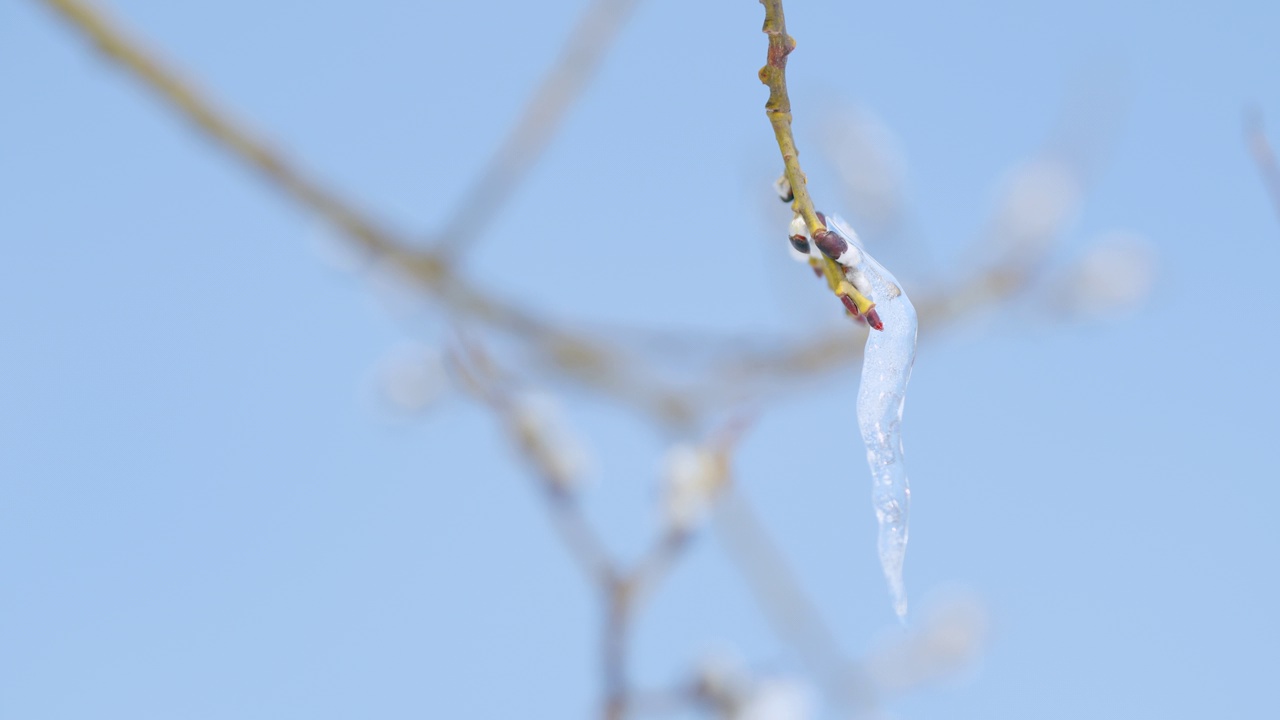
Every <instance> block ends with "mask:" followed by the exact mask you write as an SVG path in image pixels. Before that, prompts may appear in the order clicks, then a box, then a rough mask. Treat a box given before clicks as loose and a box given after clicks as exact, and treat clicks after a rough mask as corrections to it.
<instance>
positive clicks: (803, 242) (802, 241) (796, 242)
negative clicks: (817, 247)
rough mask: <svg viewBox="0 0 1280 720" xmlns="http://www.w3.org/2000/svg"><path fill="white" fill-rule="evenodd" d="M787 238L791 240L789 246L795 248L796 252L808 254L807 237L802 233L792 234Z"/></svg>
mask: <svg viewBox="0 0 1280 720" xmlns="http://www.w3.org/2000/svg"><path fill="white" fill-rule="evenodd" d="M788 239H789V240H791V247H793V248H795V249H796V252H799V253H803V254H805V255H808V254H809V238H807V237H805V236H803V235H792V236H791V237H790V238H788Z"/></svg>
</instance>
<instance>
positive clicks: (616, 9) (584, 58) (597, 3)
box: [437, 0, 640, 257]
mask: <svg viewBox="0 0 1280 720" xmlns="http://www.w3.org/2000/svg"><path fill="white" fill-rule="evenodd" d="M639 1H640V0H594V2H592V4H591V6H590V7H588V8H587V10H586V12H585V13H583V15H582V18H581V20H580V21H579V22H578V25H577V27H575V28H574V30H573V34H572V35H570V37H569V40H568V42H566V44H565V46H564V49H563V50H562V51H561V53H560V57H559V59H558V60H557V61H556V63H555V65H554V66H553V67H552V68H551V70H550V71H549V72H548V73H547V75H546V77H544V78H543V80H542V83H541V84H540V85H539V86H538V88H537V89H536V90H535V91H534V93H533V96H532V98H531V99H530V101H529V104H528V105H527V106H525V109H524V113H523V114H522V115H521V117H520V119H519V120H518V121H517V122H516V124H515V125H514V126H513V127H512V129H511V132H510V134H508V135H507V137H506V139H505V140H503V142H502V145H500V146H499V147H498V150H497V152H495V153H494V154H493V157H492V158H490V160H489V163H488V164H487V165H486V166H485V168H484V170H483V171H482V172H481V173H480V177H479V179H478V180H476V182H475V183H474V184H473V185H472V186H471V188H470V190H469V191H468V192H467V194H466V195H465V196H464V197H463V200H462V202H461V203H459V204H458V206H457V207H456V209H455V210H454V211H453V213H452V214H451V215H450V216H449V220H448V222H446V223H445V224H444V229H443V230H442V231H441V233H440V240H439V243H438V245H437V247H438V248H439V250H440V251H441V253H442V254H443V255H444V256H446V257H452V256H453V255H454V254H456V253H457V252H458V251H460V250H462V249H463V248H464V247H467V246H470V245H472V244H473V243H475V241H476V240H477V239H478V238H479V236H480V235H481V233H482V232H483V231H484V229H485V228H486V226H487V225H488V224H489V223H490V222H491V221H492V219H493V217H494V215H495V214H496V212H497V210H498V209H499V208H500V207H502V205H504V204H505V203H506V201H507V200H508V199H509V198H510V197H511V193H512V192H513V191H514V190H515V189H516V188H517V187H518V186H519V185H520V183H521V182H522V181H523V180H524V178H525V177H526V176H527V175H528V174H529V171H530V170H531V169H532V168H533V166H534V165H535V164H536V163H537V161H538V158H540V157H541V156H542V154H543V153H544V152H545V151H546V149H547V146H548V145H549V144H550V143H551V139H552V138H553V137H554V136H555V133H556V130H557V129H559V127H560V125H561V124H562V123H563V122H564V118H565V116H566V115H567V114H568V112H569V109H570V108H572V107H573V105H574V104H575V102H576V101H577V100H578V98H579V97H580V96H581V95H582V91H583V90H584V89H586V86H587V84H588V82H589V81H590V80H591V78H592V76H594V75H595V72H596V70H597V69H599V67H600V63H601V61H602V60H603V59H604V56H605V54H606V51H607V50H608V49H609V48H610V47H611V46H612V45H613V43H614V40H615V39H616V37H617V35H618V32H619V31H620V30H621V29H622V27H623V25H624V24H625V22H626V19H627V17H628V16H629V15H630V14H631V11H632V9H634V8H635V6H636V5H637V4H638V3H639Z"/></svg>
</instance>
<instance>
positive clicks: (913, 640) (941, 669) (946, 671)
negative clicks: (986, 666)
mask: <svg viewBox="0 0 1280 720" xmlns="http://www.w3.org/2000/svg"><path fill="white" fill-rule="evenodd" d="M923 618H924V619H923V622H922V623H921V624H920V625H919V627H918V629H916V630H914V631H912V632H911V633H910V634H908V635H906V636H903V635H902V634H901V632H900V631H897V630H895V631H894V632H893V635H892V639H891V640H888V641H886V642H885V643H884V644H883V645H882V646H881V647H880V648H879V649H877V650H874V651H873V652H872V653H871V654H870V655H869V656H868V657H867V660H866V663H865V665H866V669H867V673H868V675H869V676H870V679H871V681H872V682H873V683H874V684H875V686H876V687H877V688H878V689H879V690H880V692H882V693H885V694H897V693H902V692H905V691H907V690H911V689H913V688H916V687H919V686H921V685H926V684H930V683H936V682H938V681H941V680H945V679H947V678H949V677H954V676H956V675H958V674H960V673H962V672H963V671H965V670H967V669H969V668H970V667H971V666H972V665H973V664H974V663H975V661H976V660H977V658H978V656H979V655H980V654H981V652H982V647H983V644H984V642H985V640H986V636H987V625H988V622H987V613H986V609H985V608H984V607H983V605H982V603H981V602H980V601H979V600H978V599H977V598H976V597H974V596H973V595H970V594H967V593H956V594H953V595H952V596H951V597H949V598H947V599H946V600H944V601H943V602H940V603H937V604H935V605H934V607H933V608H932V609H931V610H928V611H926V612H925V613H924V614H923Z"/></svg>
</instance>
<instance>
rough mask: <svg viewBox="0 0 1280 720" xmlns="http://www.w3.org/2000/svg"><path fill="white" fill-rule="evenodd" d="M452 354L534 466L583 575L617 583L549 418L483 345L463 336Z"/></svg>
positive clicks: (464, 379) (465, 383) (462, 375)
mask: <svg viewBox="0 0 1280 720" xmlns="http://www.w3.org/2000/svg"><path fill="white" fill-rule="evenodd" d="M450 359H451V360H452V363H451V365H452V367H453V370H454V372H455V374H456V375H457V376H458V378H459V380H460V381H461V382H460V383H459V384H460V385H461V386H462V387H464V388H465V389H466V390H468V391H469V392H470V393H471V394H472V395H473V396H474V397H476V398H477V399H478V400H480V401H481V402H483V403H484V404H485V405H486V406H488V407H489V409H491V410H492V411H493V413H494V414H495V415H496V416H497V417H499V418H500V419H501V420H502V421H503V425H504V426H505V428H506V430H507V433H508V435H509V436H510V438H511V441H512V444H513V445H515V446H516V447H517V448H519V449H520V452H521V455H523V457H524V459H525V461H526V462H527V463H528V464H529V466H530V467H531V468H532V469H533V471H534V474H535V476H536V477H537V478H538V480H539V482H538V489H539V490H540V491H541V492H542V495H543V499H544V500H545V501H546V504H547V508H548V510H550V513H551V518H552V520H553V521H554V523H555V527H556V530H557V532H558V533H559V534H560V538H561V540H562V541H563V542H564V545H565V547H566V549H567V550H568V551H569V554H570V555H571V556H572V557H573V558H574V559H575V560H576V561H577V563H578V566H579V568H580V569H581V570H582V572H583V574H584V575H585V576H586V577H587V579H588V580H590V581H591V582H592V583H593V584H594V585H595V586H597V587H600V588H610V587H612V586H613V584H614V583H616V581H617V578H618V576H619V572H618V569H617V566H616V564H615V563H614V562H613V560H612V559H610V557H609V553H608V549H607V547H606V545H605V543H604V541H603V540H602V539H601V537H600V535H599V534H598V533H597V532H596V530H595V528H594V527H593V526H592V525H591V523H590V522H589V521H588V520H587V518H586V515H584V514H583V512H582V507H581V506H580V505H579V503H578V499H577V495H576V484H577V478H576V477H574V473H573V469H572V467H571V463H570V462H566V460H565V459H564V458H563V449H562V448H560V447H558V446H557V443H556V441H555V440H553V439H552V438H551V437H550V434H551V433H550V432H549V429H548V428H547V427H546V426H545V424H544V422H543V420H544V418H541V417H539V416H538V415H537V414H536V413H533V412H530V411H529V410H528V409H526V408H522V407H521V406H520V403H519V401H518V400H517V399H516V398H515V397H514V396H513V394H512V393H511V392H510V390H508V389H507V387H506V384H507V383H506V381H505V379H504V378H503V377H502V375H501V371H500V370H499V369H498V368H497V367H496V365H494V363H493V362H492V361H491V360H490V359H489V357H488V355H487V354H485V353H484V351H483V350H482V349H481V348H480V346H479V345H478V344H476V343H474V342H467V341H463V342H462V343H460V349H459V351H458V352H456V353H454V354H452V355H451V356H450Z"/></svg>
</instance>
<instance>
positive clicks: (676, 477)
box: [662, 444, 728, 531]
mask: <svg viewBox="0 0 1280 720" xmlns="http://www.w3.org/2000/svg"><path fill="white" fill-rule="evenodd" d="M663 464H664V467H663V473H662V482H663V516H664V519H665V520H666V522H667V525H668V526H670V527H672V528H674V529H676V530H680V531H688V530H691V529H692V528H693V527H694V526H695V525H697V524H698V523H699V522H700V521H701V520H702V518H703V516H704V515H705V514H706V512H707V509H708V508H710V506H711V503H712V501H714V500H715V497H716V495H717V494H719V492H720V491H721V490H722V489H723V488H724V485H725V483H726V482H727V480H728V468H727V467H726V460H725V457H724V455H723V454H721V453H719V452H717V451H715V450H711V449H708V448H705V447H698V446H695V445H685V444H681V445H676V446H674V447H672V448H671V449H670V450H668V451H667V455H666V458H665V460H664V463H663Z"/></svg>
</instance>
